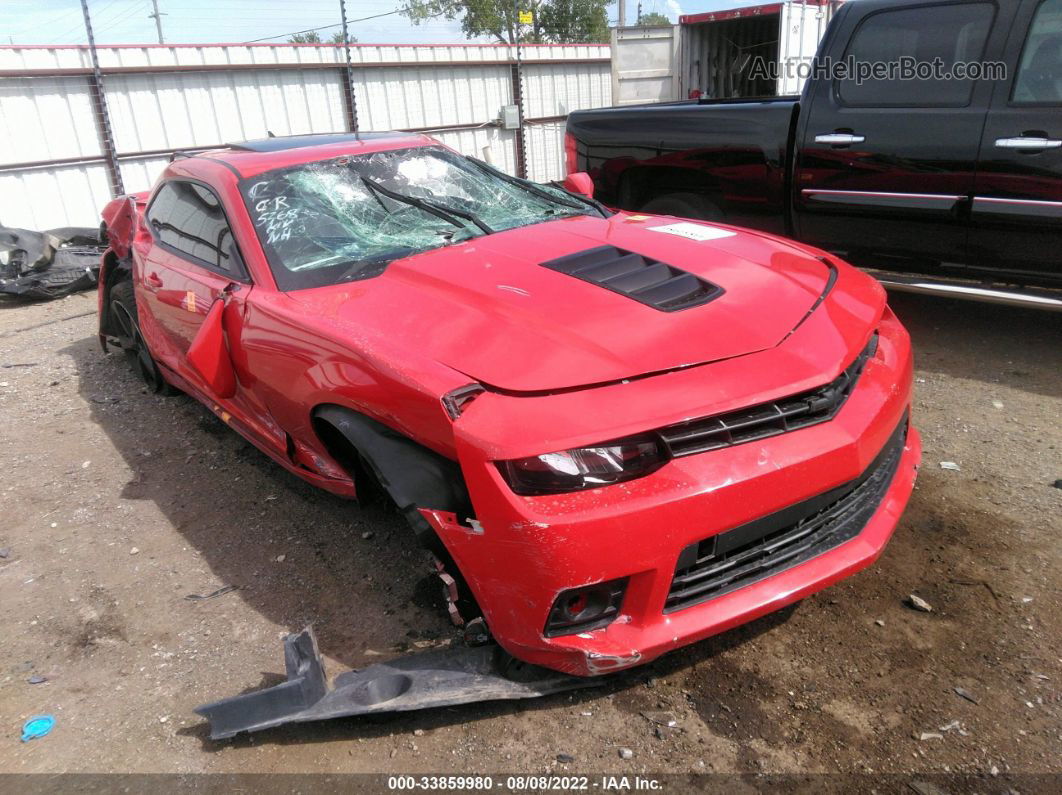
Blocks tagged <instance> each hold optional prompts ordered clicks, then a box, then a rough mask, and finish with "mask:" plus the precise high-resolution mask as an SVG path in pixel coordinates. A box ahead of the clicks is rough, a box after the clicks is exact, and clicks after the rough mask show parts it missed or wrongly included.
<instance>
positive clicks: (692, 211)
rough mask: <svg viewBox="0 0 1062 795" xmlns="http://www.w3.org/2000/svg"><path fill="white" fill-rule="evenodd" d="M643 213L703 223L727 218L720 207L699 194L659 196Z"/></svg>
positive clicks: (646, 205)
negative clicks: (690, 219) (691, 219)
mask: <svg viewBox="0 0 1062 795" xmlns="http://www.w3.org/2000/svg"><path fill="white" fill-rule="evenodd" d="M642 212H647V213H652V214H653V215H677V216H678V217H679V218H697V219H699V220H701V221H722V220H724V218H725V216H724V215H723V211H722V210H720V209H719V205H717V204H716V203H715V202H713V201H712V200H711V199H706V198H705V197H704V196H701V195H700V194H699V193H667V194H664V195H663V196H657V197H656V198H655V199H650V200H649V201H648V202H647V203H646V204H645V206H644V207H642Z"/></svg>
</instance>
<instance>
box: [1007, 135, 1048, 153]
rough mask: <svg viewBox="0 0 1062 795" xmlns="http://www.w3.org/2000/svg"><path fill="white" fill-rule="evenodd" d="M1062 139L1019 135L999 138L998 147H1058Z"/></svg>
mask: <svg viewBox="0 0 1062 795" xmlns="http://www.w3.org/2000/svg"><path fill="white" fill-rule="evenodd" d="M1059 147H1062V140H1059V139H1058V138H1036V137H1033V136H1031V135H1019V136H1017V137H1016V138H997V139H996V148H997V149H1026V150H1028V149H1058V148H1059Z"/></svg>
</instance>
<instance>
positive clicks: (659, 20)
mask: <svg viewBox="0 0 1062 795" xmlns="http://www.w3.org/2000/svg"><path fill="white" fill-rule="evenodd" d="M638 24H639V25H641V26H642V27H646V28H648V27H652V26H655V25H670V24H671V20H670V19H668V18H667V16H665V15H664V14H661V13H660V12H659V11H650V12H649V13H648V14H642V18H641V19H639V20H638Z"/></svg>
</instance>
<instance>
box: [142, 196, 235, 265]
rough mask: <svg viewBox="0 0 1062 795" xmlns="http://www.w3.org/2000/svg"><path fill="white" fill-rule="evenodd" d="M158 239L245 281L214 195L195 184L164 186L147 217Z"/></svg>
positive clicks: (227, 228)
mask: <svg viewBox="0 0 1062 795" xmlns="http://www.w3.org/2000/svg"><path fill="white" fill-rule="evenodd" d="M147 217H148V221H149V223H150V224H151V228H152V229H153V230H155V234H156V235H157V236H158V239H159V240H160V241H161V242H162V243H164V244H165V245H167V246H169V247H170V248H172V249H175V250H177V251H178V252H180V253H182V254H187V255H188V256H189V257H192V258H193V259H196V260H199V261H201V262H202V263H203V264H205V265H207V266H209V267H210V268H213V269H215V270H219V271H221V272H222V273H227V274H231V275H232V276H238V277H242V276H243V275H244V274H243V273H242V272H241V270H240V268H239V265H238V264H237V263H235V262H233V258H232V254H231V252H230V250H229V249H230V246H231V243H232V232H231V231H230V230H229V224H228V222H227V221H226V220H225V213H224V212H222V209H221V201H220V200H219V199H218V197H217V196H215V195H214V193H213V191H211V190H209V189H207V188H204V187H203V186H202V185H197V184H196V183H194V182H180V181H176V180H175V181H172V182H167V183H165V184H164V185H163V186H162V187H161V188H159V192H158V193H157V194H156V195H155V200H154V201H153V202H151V207H150V208H149V209H148V213H147Z"/></svg>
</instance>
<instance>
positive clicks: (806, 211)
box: [793, 0, 1006, 267]
mask: <svg viewBox="0 0 1062 795" xmlns="http://www.w3.org/2000/svg"><path fill="white" fill-rule="evenodd" d="M1003 15H1004V14H1003V11H1002V9H1000V8H999V7H997V6H996V4H995V3H992V2H963V3H948V4H918V5H916V4H914V3H912V2H910V1H908V2H906V3H901V4H897V3H896V2H895V0H866V1H865V2H860V3H852V4H848V5H846V6H845V7H844V9H843V10H842V12H841V15H840V16H839V17H838V18H837V19H836V20H835V24H834V26H833V28H832V29H831V31H830V33H829V34H828V36H827V39H826V42H825V44H824V50H825V54H826V55H829V56H830V58H831V59H832V61H833V62H834V63H837V62H838V61H843V62H844V63H845V64H846V66H848V67H849V74H848V75H844V74H840V73H836V72H835V73H834V74H832V75H830V76H825V75H824V76H822V77H818V76H816V77H815V78H813V79H812V80H810V81H809V82H808V88H807V94H806V98H805V105H804V109H803V110H802V116H803V121H802V123H801V125H800V127H799V129H798V133H797V137H796V144H795V145H796V147H797V154H796V157H797V160H796V166H795V171H794V177H795V179H794V183H793V191H794V197H793V201H794V208H795V212H794V226H795V227H796V229H797V232H798V235H799V236H800V238H801V239H802V240H805V241H807V242H809V243H811V244H813V245H817V246H820V247H822V248H825V249H828V250H831V251H836V252H838V253H841V254H842V255H844V256H847V257H848V258H850V259H852V260H853V261H854V262H856V263H858V264H864V265H882V266H885V267H888V266H890V265H893V264H895V265H896V266H897V267H917V266H918V265H932V264H935V263H956V262H962V261H963V260H964V259H965V256H966V254H965V252H966V245H967V232H968V226H969V222H968V216H969V201H970V196H971V195H972V192H973V186H974V168H975V165H976V162H977V151H978V146H979V144H980V141H981V130H982V127H983V125H984V120H985V115H986V112H987V106H988V100H989V96H990V94H991V90H992V86H991V84H990V83H989V82H987V81H977V80H973V79H959V78H958V77H956V76H954V71H955V64H957V63H968V62H980V61H982V60H983V59H984V58H985V57H986V55H987V54H991V53H992V52H993V50H994V49H995V50H997V51H998V49H999V48H1001V47H1002V40H1003V38H1004V37H1005V33H1006V31H1005V30H1002V29H1001V26H1000V23H1001V22H1004V21H1005V20H1001V19H999V17H1000V16H1003ZM997 39H998V41H997ZM934 62H937V63H939V64H941V66H942V67H943V68H944V69H946V70H948V72H950V73H951V75H950V76H948V77H938V76H936V75H933V76H930V77H928V78H924V79H919V78H917V77H916V78H914V79H908V78H909V76H908V75H904V74H903V73H902V72H901V71H900V68H901V66H902V65H903V64H904V63H907V64H911V65H918V64H932V63H934ZM919 68H920V67H919ZM856 69H864V70H871V69H873V70H877V74H876V75H875V76H873V77H871V78H870V79H865V78H862V77H861V76H860V74H859V73H858V72H855V71H854V70H856ZM890 70H891V71H890ZM905 260H906V261H907V262H906V263H904V261H905ZM912 261H914V262H912ZM901 263H904V264H901Z"/></svg>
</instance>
